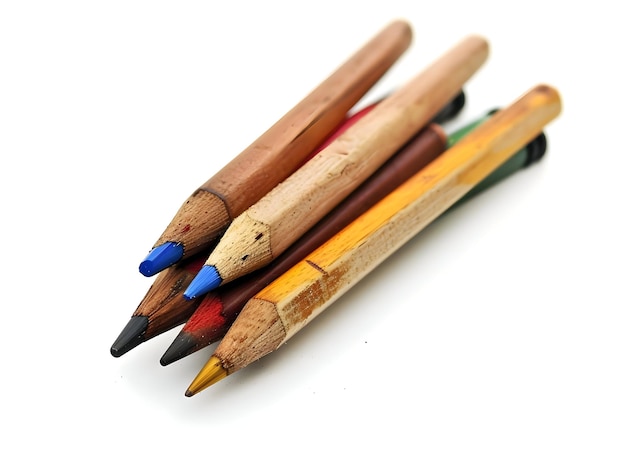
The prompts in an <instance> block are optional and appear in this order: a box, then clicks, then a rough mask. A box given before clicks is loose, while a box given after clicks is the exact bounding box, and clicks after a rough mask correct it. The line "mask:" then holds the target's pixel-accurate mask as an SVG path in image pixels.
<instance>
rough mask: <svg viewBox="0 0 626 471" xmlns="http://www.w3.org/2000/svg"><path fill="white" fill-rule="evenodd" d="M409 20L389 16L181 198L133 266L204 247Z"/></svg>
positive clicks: (367, 77)
mask: <svg viewBox="0 0 626 471" xmlns="http://www.w3.org/2000/svg"><path fill="white" fill-rule="evenodd" d="M411 39H412V31H411V27H410V25H409V24H408V23H407V22H406V21H403V20H396V21H393V22H391V23H390V24H388V25H387V26H386V27H385V28H383V29H382V30H381V31H380V32H379V33H378V34H377V35H375V36H374V37H373V38H372V39H371V40H370V41H368V42H367V43H366V44H365V45H364V46H363V47H361V48H360V49H359V50H358V51H356V52H355V53H354V54H353V55H352V56H351V57H350V58H348V59H347V61H346V62H344V63H343V64H342V65H341V66H340V67H339V68H338V69H337V70H335V71H334V72H333V73H332V74H331V75H330V76H329V77H328V78H327V79H326V80H324V81H323V82H322V83H321V84H320V85H319V86H317V88H315V89H314V90H313V91H312V92H311V93H310V94H309V95H307V96H306V97H305V98H304V99H303V100H302V101H300V102H299V103H298V104H297V105H296V106H295V107H294V108H293V109H291V110H290V111H289V112H287V114H285V115H284V116H283V117H282V118H281V119H280V120H278V121H277V122H276V123H275V124H274V125H273V126H272V127H270V128H269V129H268V130H267V131H266V132H265V133H264V134H262V135H261V136H260V137H259V138H258V139H257V140H256V141H254V142H253V143H252V144H251V145H250V146H248V147H247V148H246V149H244V150H243V151H242V152H241V153H240V154H239V155H238V156H237V157H235V158H234V159H233V160H232V161H230V162H229V163H228V164H226V166H224V167H223V168H222V169H221V170H220V171H218V172H217V173H216V174H215V175H214V176H213V177H211V178H210V179H209V180H207V181H206V182H205V183H204V184H203V185H201V186H200V187H199V188H198V189H197V190H196V191H195V192H194V193H193V194H192V195H191V196H190V197H189V198H188V199H187V201H185V203H183V205H182V206H181V207H180V209H179V210H178V212H177V213H176V214H175V216H174V218H173V219H172V221H171V222H170V224H169V225H168V226H167V228H166V229H165V231H164V232H163V233H162V234H161V236H160V237H159V238H158V239H157V241H156V242H155V244H154V246H153V248H152V250H151V251H150V252H149V254H148V255H147V256H146V258H145V259H144V260H143V261H142V262H141V264H140V265H139V271H140V272H141V273H142V274H144V275H145V276H152V275H154V274H156V273H158V272H159V271H161V270H163V269H165V268H166V267H168V266H171V265H172V264H174V263H176V262H178V261H181V260H183V259H185V258H187V257H189V256H192V255H194V254H196V253H198V252H200V251H202V250H203V249H205V248H207V246H208V245H209V244H211V243H212V242H213V241H214V240H215V239H216V238H217V237H219V236H221V235H222V234H223V232H224V230H225V229H226V227H227V226H228V225H229V224H230V222H231V221H232V219H233V218H235V217H236V216H238V215H239V214H241V213H242V212H243V211H244V210H245V209H247V208H248V207H249V206H250V205H251V204H253V203H255V202H256V201H258V200H259V199H260V198H261V197H262V196H263V195H265V194H266V193H267V192H268V191H270V190H271V189H272V188H273V187H274V186H276V184H278V183H279V182H280V181H282V180H284V179H285V178H286V177H287V176H288V175H290V174H291V173H293V171H294V170H295V169H296V168H298V167H299V166H300V165H301V164H302V163H303V161H304V159H305V158H306V157H307V156H308V155H309V154H310V153H311V152H312V151H313V150H315V148H316V147H318V146H319V145H320V144H321V143H322V142H323V141H324V139H325V138H326V137H327V136H328V135H329V134H330V133H331V132H332V131H333V130H334V129H335V128H336V127H337V126H338V125H339V123H340V122H341V121H342V120H343V118H344V117H345V116H346V114H347V113H348V111H349V110H350V109H351V108H352V107H353V106H354V105H355V104H356V103H357V102H358V101H359V100H360V99H361V98H362V97H363V95H364V94H365V93H366V92H367V91H368V90H369V89H370V88H371V87H372V85H373V84H374V83H376V82H377V81H378V80H379V79H380V78H381V77H382V76H383V75H384V74H385V73H386V72H387V70H388V69H389V68H390V67H391V66H392V65H393V64H394V63H395V62H396V60H397V59H398V58H399V56H400V55H402V54H403V53H404V52H405V51H406V49H407V48H408V46H409V45H410V43H411Z"/></svg>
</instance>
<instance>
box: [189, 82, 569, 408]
mask: <svg viewBox="0 0 626 471" xmlns="http://www.w3.org/2000/svg"><path fill="white" fill-rule="evenodd" d="M560 110H561V100H560V97H559V94H558V92H557V91H556V89H554V88H552V87H550V86H548V85H538V86H536V87H534V88H532V89H530V90H529V91H527V92H526V93H525V94H524V95H522V96H521V97H520V98H518V99H517V100H516V101H514V102H513V103H512V104H511V105H509V106H508V107H507V108H504V109H502V110H501V111H498V112H497V113H495V114H494V115H493V116H492V117H491V118H490V119H488V120H487V121H486V122H484V123H483V124H481V125H480V126H479V127H477V128H476V129H474V130H473V131H472V132H470V133H469V134H468V135H467V136H465V137H464V138H463V139H461V140H460V141H459V142H458V143H457V144H456V145H454V146H452V147H451V148H450V149H448V150H447V151H445V152H444V153H443V154H442V155H441V156H439V157H438V158H437V159H435V160H434V161H433V162H431V163H430V164H429V165H427V166H426V167H425V168H424V169H423V170H421V171H420V172H418V173H417V174H416V175H415V176H413V177H412V178H410V179H409V180H408V181H407V182H405V183H404V184H403V185H401V186H400V187H399V188H398V189H396V190H395V191H394V192H392V193H391V194H390V195H388V196H387V197H386V198H384V199H383V200H381V201H380V202H379V203H378V204H376V205H375V206H374V207H372V208H371V209H370V210H369V211H367V212H365V213H364V214H363V215H362V216H360V217H359V218H357V219H356V220H355V221H354V222H353V223H351V224H350V225H348V226H347V227H346V228H345V229H343V230H342V231H341V232H339V233H338V234H336V235H335V236H333V237H332V238H331V239H330V240H329V241H328V242H326V243H325V244H323V245H322V246H321V247H319V248H318V249H317V250H315V251H314V252H312V253H311V254H310V255H309V256H307V257H306V258H305V259H304V260H302V261H301V262H299V263H298V264H296V265H294V266H293V267H292V268H291V269H290V270H288V271H287V272H286V273H285V274H283V275H282V276H280V277H279V278H277V279H276V280H275V281H274V282H273V283H271V284H270V285H268V286H267V287H266V288H264V289H263V290H261V291H260V292H259V293H258V294H256V295H255V296H254V297H253V298H252V299H251V300H250V301H248V302H247V303H246V305H245V306H244V308H243V309H242V311H241V313H240V314H239V316H238V317H237V319H236V320H235V322H234V323H233V325H232V326H231V328H230V329H229V330H228V332H227V333H226V335H225V336H224V338H223V339H222V341H221V342H220V343H219V345H218V346H217V348H216V349H215V351H214V352H213V355H212V356H211V357H210V359H209V360H208V362H207V363H206V364H205V366H204V367H203V368H202V369H201V370H200V372H199V373H198V375H197V376H196V377H195V378H194V380H193V381H192V382H191V384H190V386H189V388H188V389H187V391H186V393H185V395H186V396H192V395H194V394H197V393H198V392H199V391H202V390H203V389H205V388H207V387H209V386H211V385H213V384H215V383H216V382H218V381H220V380H222V379H224V378H225V377H226V376H228V375H230V374H232V373H234V372H236V371H238V370H240V369H242V368H244V367H246V366H247V365H249V364H250V363H252V362H254V361H256V360H258V359H259V358H261V357H263V356H265V355H267V354H269V353H271V352H273V351H275V350H276V349H278V348H279V347H280V346H282V345H283V344H284V343H285V342H286V341H287V340H288V339H289V338H291V337H292V336H293V335H295V334H296V333H297V332H298V331H299V330H300V329H302V328H303V327H304V326H305V325H306V324H308V323H309V322H310V321H311V320H312V319H313V318H315V316H317V315H318V314H319V313H320V312H322V311H323V310H324V309H325V308H326V307H328V306H329V305H330V304H331V303H332V302H333V301H335V300H336V299H337V298H338V297H340V296H341V295H342V294H343V293H344V292H346V291H347V290H348V289H349V288H350V287H352V286H354V285H355V284H356V283H357V282H358V281H359V280H360V279H362V278H363V277H364V276H365V275H366V274H367V273H369V272H371V271H372V270H373V269H374V268H375V267H376V266H378V265H379V264H380V263H381V262H382V261H383V260H385V259H386V258H387V257H389V255H391V254H392V253H393V252H394V251H395V250H397V249H398V248H399V247H401V246H402V245H403V244H404V243H405V242H406V241H407V240H409V239H410V238H411V237H413V236H414V235H415V234H417V233H418V232H419V231H420V230H422V229H423V228H424V227H425V226H427V225H428V224H429V223H430V222H431V221H432V220H433V219H435V218H436V217H437V216H439V215H440V214H442V213H443V212H444V211H445V210H447V209H448V208H449V207H450V206H451V205H452V204H453V203H454V202H456V201H458V200H459V199H460V198H461V197H462V196H463V195H465V194H467V192H468V191H469V190H470V189H471V188H472V187H474V186H476V185H477V184H478V183H479V182H480V181H481V180H483V179H484V178H485V177H486V176H487V175H489V174H490V173H491V172H493V171H494V170H495V169H496V168H498V167H499V166H500V165H502V163H503V162H504V161H505V160H506V158H507V156H511V155H512V154H513V153H514V152H515V151H516V150H517V149H520V148H522V147H523V146H524V145H526V144H527V143H528V142H529V141H531V140H532V139H534V138H535V137H536V136H537V135H539V134H540V133H541V132H542V129H543V128H544V127H545V126H546V125H547V124H548V123H549V122H550V121H551V120H553V119H554V118H555V117H556V116H558V114H559V113H560Z"/></svg>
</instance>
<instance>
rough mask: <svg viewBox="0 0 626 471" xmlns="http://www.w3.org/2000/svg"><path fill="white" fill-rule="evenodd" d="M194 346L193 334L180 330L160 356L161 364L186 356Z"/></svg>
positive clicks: (167, 363) (165, 364)
mask: <svg viewBox="0 0 626 471" xmlns="http://www.w3.org/2000/svg"><path fill="white" fill-rule="evenodd" d="M195 347H196V339H195V338H194V337H193V335H191V334H188V333H187V332H180V333H179V334H178V336H177V337H176V338H175V339H174V341H173V342H172V344H171V345H170V346H169V348H168V349H167V350H166V351H165V353H164V354H163V356H162V357H161V360H160V362H161V365H162V366H167V365H169V364H171V363H174V362H175V361H177V360H180V359H181V358H183V357H186V356H187V355H189V354H190V353H192V352H193V351H194V348H195Z"/></svg>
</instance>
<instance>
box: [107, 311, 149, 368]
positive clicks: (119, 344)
mask: <svg viewBox="0 0 626 471" xmlns="http://www.w3.org/2000/svg"><path fill="white" fill-rule="evenodd" d="M147 329H148V318H147V317H146V316H133V317H131V318H130V320H129V321H128V324H126V327H124V329H123V330H122V332H121V333H120V335H118V337H117V339H116V340H115V342H113V346H112V347H111V355H113V356H114V357H116V358H118V357H121V356H122V355H124V353H126V352H128V351H130V350H132V349H133V348H135V347H136V346H137V345H139V344H141V343H143V341H144V334H145V333H146V330H147Z"/></svg>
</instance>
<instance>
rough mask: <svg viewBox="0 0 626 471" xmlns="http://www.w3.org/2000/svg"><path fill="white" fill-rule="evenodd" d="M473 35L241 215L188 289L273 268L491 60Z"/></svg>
mask: <svg viewBox="0 0 626 471" xmlns="http://www.w3.org/2000/svg"><path fill="white" fill-rule="evenodd" d="M487 54H488V44H487V41H485V40H484V39H483V38H481V37H479V36H469V37H467V38H465V39H464V40H463V41H461V42H460V43H458V44H457V45H456V46H455V47H453V48H452V49H450V50H449V51H448V52H446V53H445V54H444V55H443V56H441V57H440V58H439V59H438V60H436V61H435V62H434V63H433V64H431V65H430V66H429V67H427V68H426V69H425V70H424V71H423V72H422V73H420V74H418V75H417V76H416V77H414V78H413V79H412V80H410V81H409V82H408V83H407V84H406V85H405V86H403V87H402V88H400V89H398V90H397V91H395V92H394V93H392V94H391V95H390V96H389V97H388V98H385V99H384V100H383V101H382V102H381V103H380V104H379V105H378V106H377V107H376V108H375V109H374V110H372V112H371V113H369V114H368V115H367V116H365V117H364V118H362V119H361V120H359V121H358V122H357V123H355V124H354V126H352V127H351V128H350V129H348V130H347V131H346V132H345V133H343V134H342V135H341V136H340V137H339V138H337V139H336V140H334V141H333V142H332V143H331V144H330V145H329V146H328V147H327V148H326V149H325V150H323V151H322V152H320V153H319V154H317V155H316V156H315V157H313V158H312V159H311V160H309V161H308V162H307V163H306V164H304V165H303V166H302V167H300V168H299V169H298V170H297V171H296V172H294V173H293V174H292V175H291V176H289V177H287V178H286V179H285V180H284V181H283V182H282V183H281V184H279V185H278V186H276V187H275V188H274V189H273V190H271V191H270V192H269V193H268V194H267V195H266V196H264V197H263V198H261V199H260V200H259V201H258V202H257V203H255V204H254V205H252V206H251V207H250V208H248V209H247V210H246V211H245V212H243V213H242V214H241V215H239V216H238V217H236V218H235V219H234V220H233V222H232V223H231V225H230V226H229V228H228V229H227V230H226V232H225V233H224V235H223V236H222V238H221V239H220V241H219V242H218V243H217V245H216V247H215V249H214V250H213V251H212V252H211V255H209V257H208V259H207V262H206V264H205V266H204V267H202V269H201V270H200V272H199V273H198V275H196V277H195V278H194V279H193V280H192V282H191V284H190V285H189V287H188V288H187V289H186V290H185V293H184V296H185V297H186V298H188V299H193V298H195V297H197V296H199V295H202V294H205V293H207V292H208V291H210V290H212V289H215V288H217V287H218V286H219V285H221V284H222V283H226V282H230V281H232V280H234V279H236V278H239V277H240V276H243V275H245V274H247V273H250V272H252V271H254V270H257V269H259V268H261V267H262V266H264V265H267V264H268V263H269V262H271V261H272V259H273V258H275V257H277V256H278V255H280V254H281V253H282V252H284V251H285V250H286V249H287V248H288V247H289V246H290V245H291V244H292V243H293V242H295V241H296V240H297V239H298V238H299V237H300V236H302V235H303V234H304V233H305V232H306V231H307V230H308V229H310V228H311V227H312V226H313V225H314V224H316V223H317V222H318V221H319V220H320V219H321V218H322V217H323V216H324V215H325V214H327V213H328V212H329V211H330V210H331V209H332V208H333V207H334V206H336V205H337V204H338V203H339V202H340V201H341V200H342V199H343V198H345V197H346V196H347V195H348V194H350V192H351V191H353V190H354V189H355V188H356V187H357V186H358V185H360V184H361V183H362V182H363V181H364V180H365V179H367V178H368V177H369V176H370V175H371V174H373V173H374V172H375V171H376V169H377V168H378V167H380V166H381V165H382V164H383V163H384V162H385V161H386V160H387V159H388V158H390V157H391V156H392V155H393V154H394V153H395V152H396V151H397V150H398V149H399V148H400V147H401V146H402V145H403V144H404V143H405V142H407V141H408V140H409V139H410V137H411V136H413V135H415V134H416V133H417V132H418V131H419V130H420V129H421V128H422V127H424V126H425V125H426V124H427V123H428V122H429V121H430V120H431V119H432V117H433V116H434V115H435V114H436V112H437V110H439V109H441V108H442V107H443V106H444V105H445V104H446V103H447V102H449V101H450V100H451V99H452V98H453V97H454V96H455V95H456V94H457V93H458V92H459V90H461V89H462V87H463V84H464V83H465V82H466V81H467V80H468V79H469V78H470V77H471V76H472V75H473V74H474V73H475V72H476V71H477V70H478V69H479V68H480V66H481V65H482V64H483V63H484V62H485V60H486V59H487Z"/></svg>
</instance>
